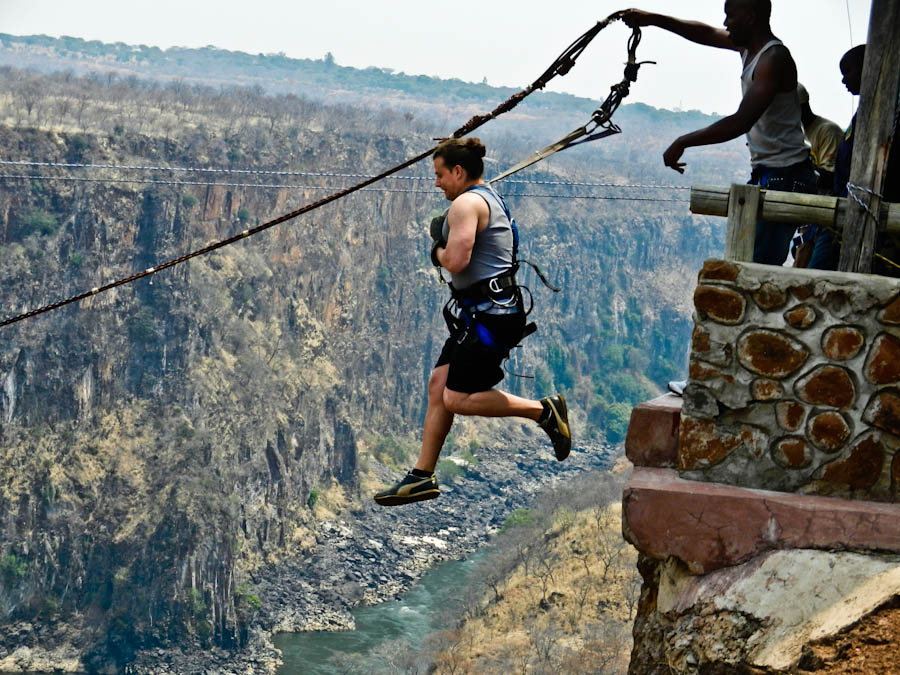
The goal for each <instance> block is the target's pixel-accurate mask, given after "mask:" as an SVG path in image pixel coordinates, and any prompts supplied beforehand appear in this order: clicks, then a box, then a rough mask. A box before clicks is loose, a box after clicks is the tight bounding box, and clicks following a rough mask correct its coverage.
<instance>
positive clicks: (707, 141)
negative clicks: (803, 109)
mask: <svg viewBox="0 0 900 675" xmlns="http://www.w3.org/2000/svg"><path fill="white" fill-rule="evenodd" d="M790 66H792V64H791V63H789V57H788V55H787V53H786V52H785V51H783V50H779V49H771V50H769V51H768V52H766V53H765V54H763V55H762V57H761V58H760V60H759V63H758V64H757V66H756V70H755V71H754V74H753V84H751V85H750V88H749V89H748V90H747V93H746V95H745V96H744V98H743V99H742V100H741V105H740V106H739V107H738V109H737V112H735V113H734V114H733V115H729V116H728V117H723V118H722V119H720V120H719V121H718V122H714V123H713V124H710V125H709V126H708V127H706V128H704V129H699V130H698V131H692V132H691V133H689V134H685V135H684V136H681V137H679V138H677V139H676V140H675V142H674V143H672V145H670V146H669V148H668V149H667V150H666V151H665V152H664V153H663V162H664V163H665V165H666V166H668V167H669V168H671V169H674V170H675V171H677V172H678V173H684V167H685V163H684V162H680V161H678V160H680V159H681V155H682V154H683V153H684V151H685V149H686V148H693V147H696V146H699V145H714V144H716V143H724V142H726V141H730V140H732V139H733V138H737V137H738V136H741V135H743V134H746V133H747V132H748V131H750V129H751V127H753V125H754V124H756V122H757V120H759V118H760V117H762V114H763V113H764V112H765V111H766V108H768V107H769V105H770V104H771V103H772V101H773V99H774V98H775V95H776V94H778V92H779V90H781V89H782V88H783V87H782V79H783V77H784V73H785V71H786V70H789V67H790ZM795 86H796V85H795Z"/></svg>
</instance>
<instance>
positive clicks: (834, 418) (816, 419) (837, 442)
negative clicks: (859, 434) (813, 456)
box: [806, 410, 852, 453]
mask: <svg viewBox="0 0 900 675" xmlns="http://www.w3.org/2000/svg"><path fill="white" fill-rule="evenodd" d="M851 433H852V429H851V427H850V422H849V421H848V420H847V418H846V417H844V415H842V414H841V413H839V412H837V411H835V410H826V411H824V412H816V413H813V414H812V415H810V417H809V421H808V422H807V423H806V436H807V438H809V440H810V442H811V443H812V444H813V445H814V446H816V447H817V448H818V449H819V450H822V451H823V452H828V453H834V452H837V451H838V450H840V449H841V448H842V447H843V446H844V444H845V443H846V442H847V439H848V438H850V434H851Z"/></svg>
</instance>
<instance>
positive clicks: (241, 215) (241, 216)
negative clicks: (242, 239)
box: [237, 206, 250, 224]
mask: <svg viewBox="0 0 900 675" xmlns="http://www.w3.org/2000/svg"><path fill="white" fill-rule="evenodd" d="M237 219H238V221H239V222H240V223H241V224H244V223H246V222H247V221H248V220H250V210H249V209H248V208H246V207H244V206H242V207H241V208H239V209H238V212H237Z"/></svg>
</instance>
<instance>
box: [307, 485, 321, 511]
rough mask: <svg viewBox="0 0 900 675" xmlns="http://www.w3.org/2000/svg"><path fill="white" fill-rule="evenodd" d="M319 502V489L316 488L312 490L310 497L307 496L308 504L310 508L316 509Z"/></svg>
mask: <svg viewBox="0 0 900 675" xmlns="http://www.w3.org/2000/svg"><path fill="white" fill-rule="evenodd" d="M318 503H319V491H318V490H315V489H313V490H310V492H309V497H307V498H306V505H307V506H308V507H309V508H310V509H312V510H315V508H316V504H318Z"/></svg>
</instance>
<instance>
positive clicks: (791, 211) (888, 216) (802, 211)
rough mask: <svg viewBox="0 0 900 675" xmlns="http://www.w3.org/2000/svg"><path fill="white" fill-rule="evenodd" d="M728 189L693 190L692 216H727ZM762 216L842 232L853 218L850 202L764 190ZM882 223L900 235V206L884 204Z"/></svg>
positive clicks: (720, 187)
mask: <svg viewBox="0 0 900 675" xmlns="http://www.w3.org/2000/svg"><path fill="white" fill-rule="evenodd" d="M730 191H731V186H728V185H694V186H693V187H691V213H694V214H697V215H704V216H727V215H728V195H729V193H730ZM760 192H761V195H762V197H761V201H762V203H761V206H760V208H761V214H762V217H763V218H765V219H766V220H772V221H774V222H778V223H786V224H789V225H806V224H811V225H824V226H830V227H833V228H834V229H836V230H842V229H843V228H844V226H845V225H846V223H847V220H848V218H849V206H848V201H849V200H847V199H838V198H837V197H826V196H823V195H806V194H801V193H799V192H778V191H775V190H765V189H763V190H761V191H760ZM881 220H882V222H884V223H885V229H886V230H887V231H888V232H893V233H900V204H887V203H882V204H881Z"/></svg>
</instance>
